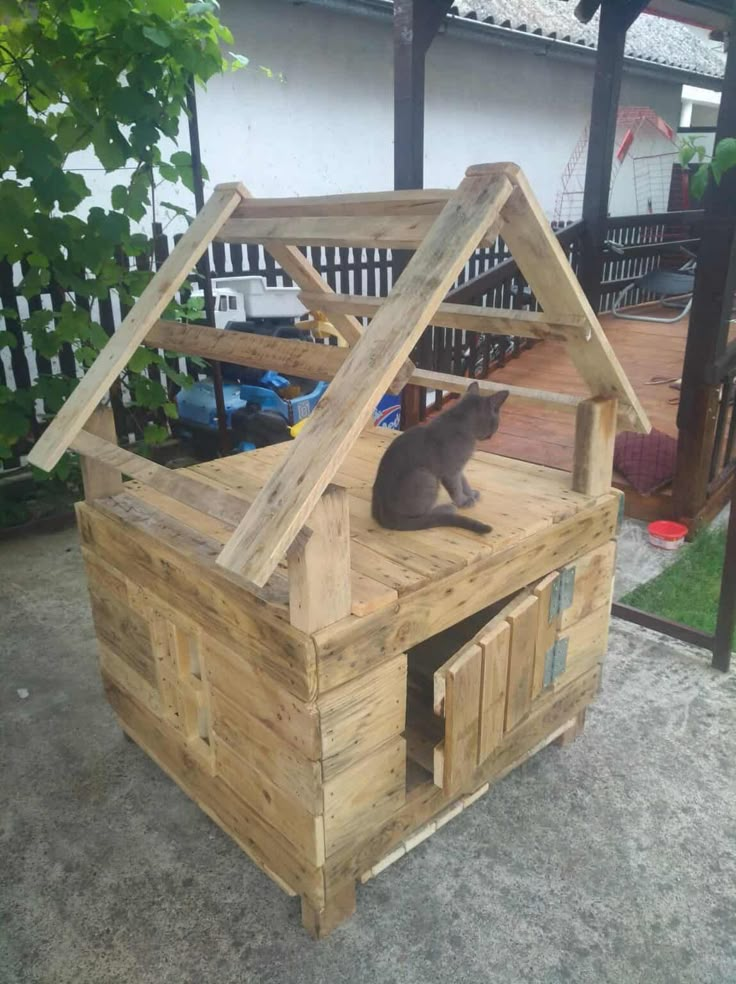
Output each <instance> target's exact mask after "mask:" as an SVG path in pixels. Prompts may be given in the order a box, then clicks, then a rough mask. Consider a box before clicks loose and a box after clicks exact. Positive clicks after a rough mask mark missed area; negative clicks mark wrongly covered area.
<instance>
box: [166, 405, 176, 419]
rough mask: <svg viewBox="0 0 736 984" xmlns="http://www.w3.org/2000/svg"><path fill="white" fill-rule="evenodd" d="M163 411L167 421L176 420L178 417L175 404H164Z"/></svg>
mask: <svg viewBox="0 0 736 984" xmlns="http://www.w3.org/2000/svg"><path fill="white" fill-rule="evenodd" d="M163 411H164V413H165V414H166V416H167V417H168V418H169V420H176V419H177V418H178V416H179V411H178V410H177V408H176V404H175V403H164V406H163Z"/></svg>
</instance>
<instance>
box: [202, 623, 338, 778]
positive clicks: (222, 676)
mask: <svg viewBox="0 0 736 984" xmlns="http://www.w3.org/2000/svg"><path fill="white" fill-rule="evenodd" d="M202 648H203V652H204V654H205V657H206V667H207V680H208V683H209V685H210V687H211V688H212V692H213V694H214V692H215V691H217V692H218V693H221V694H226V695H227V696H228V697H230V698H231V699H232V700H234V701H235V702H236V703H237V704H238V705H239V706H240V707H242V708H243V709H244V710H245V711H246V713H248V714H251V715H252V716H253V717H255V718H256V719H257V720H258V721H259V722H260V723H261V724H262V725H264V726H265V727H266V728H268V729H269V731H272V732H273V733H274V734H275V735H277V736H278V737H279V738H281V739H282V740H283V741H285V742H286V743H287V744H289V745H291V746H292V748H294V749H296V751H297V752H299V754H300V755H303V756H304V757H305V758H308V759H311V760H312V761H316V760H317V759H319V757H320V736H319V715H318V713H317V709H316V707H315V706H314V705H313V704H312V703H304V701H301V700H299V699H298V698H296V697H295V696H294V695H293V694H290V693H289V692H288V690H284V688H283V687H280V686H279V685H278V683H276V681H275V680H273V679H272V678H271V677H270V676H269V675H268V674H267V673H266V672H264V671H263V670H262V669H260V668H259V667H257V666H254V665H253V664H252V663H249V662H247V660H246V658H245V656H244V654H243V653H241V652H238V651H234V650H232V649H228V648H226V647H225V646H222V645H220V644H219V643H216V642H214V641H213V640H211V639H206V640H203V647H202ZM215 703H216V698H215Z"/></svg>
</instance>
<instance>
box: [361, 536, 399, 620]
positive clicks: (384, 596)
mask: <svg viewBox="0 0 736 984" xmlns="http://www.w3.org/2000/svg"><path fill="white" fill-rule="evenodd" d="M353 548H354V544H353V543H351V544H350V553H351V555H352V553H353ZM353 567H354V564H353ZM398 597H399V593H398V591H397V590H396V588H391V587H388V586H387V585H385V584H383V583H382V582H381V581H377V580H374V579H373V578H372V577H368V575H367V574H363V573H361V572H360V571H356V570H355V569H353V570H352V571H351V572H350V611H351V613H352V614H353V615H357V616H358V617H360V618H362V617H363V616H364V615H370V613H371V612H377V611H378V610H379V609H381V608H385V607H386V605H392V604H393V603H394V602H395V601H396V599H397V598H398Z"/></svg>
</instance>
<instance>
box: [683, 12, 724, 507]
mask: <svg viewBox="0 0 736 984" xmlns="http://www.w3.org/2000/svg"><path fill="white" fill-rule="evenodd" d="M733 28H734V31H733V33H732V36H733V35H734V34H736V17H734V20H733ZM733 136H736V46H734V45H733V44H732V45H729V50H728V55H727V59H726V71H725V75H724V79H723V91H722V95H721V105H720V108H719V111H718V121H717V125H716V137H715V143H716V144H717V143H718V141H719V140H722V139H724V138H725V137H733ZM704 204H705V211H704V215H703V220H702V226H701V229H702V231H701V242H700V248H699V249H698V265H697V268H696V271H695V287H694V292H693V306H692V310H691V312H690V324H689V328H688V335H687V343H686V346H685V360H684V365H683V371H682V389H681V392H680V405H679V409H678V413H677V426H678V430H679V435H678V448H677V467H676V471H675V480H674V484H673V494H674V505H675V510H676V514H678V515H682V516H695V515H696V514H697V513H698V512H699V511H700V510H701V509H702V508H703V506H704V505H705V502H706V499H707V496H708V480H709V478H710V456H711V454H712V448H713V442H714V440H715V415H716V412H717V404H718V383H719V380H717V379H714V378H713V374H714V371H715V367H716V366H717V365H719V364H723V358H724V355H725V353H726V347H727V343H728V329H729V320H730V317H731V306H732V301H733V296H734V287H735V286H736V168H734V169H732V170H730V171H728V172H726V174H724V175H723V177H722V179H721V182H720V184H716V183H715V182H714V181H713V180H712V179H711V181H710V183H709V185H708V188H707V189H706V192H705V203H704Z"/></svg>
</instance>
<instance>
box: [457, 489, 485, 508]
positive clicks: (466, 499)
mask: <svg viewBox="0 0 736 984" xmlns="http://www.w3.org/2000/svg"><path fill="white" fill-rule="evenodd" d="M479 498H480V493H479V492H471V493H470V494H469V495H465V496H463V497H462V499H461V500H460V501H459V502H458V503H456V505H457V506H459V507H460V509H470V507H471V506H474V505H475V504H476V502H477V501H478V499H479Z"/></svg>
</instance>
